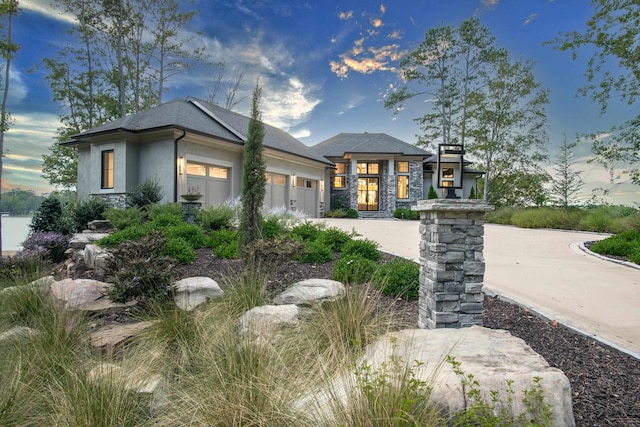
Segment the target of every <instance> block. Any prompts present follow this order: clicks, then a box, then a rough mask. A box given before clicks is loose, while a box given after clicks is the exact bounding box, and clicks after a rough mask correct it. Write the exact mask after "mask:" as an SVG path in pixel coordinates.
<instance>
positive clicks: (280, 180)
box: [273, 173, 287, 185]
mask: <svg viewBox="0 0 640 427" xmlns="http://www.w3.org/2000/svg"><path fill="white" fill-rule="evenodd" d="M273 183H274V184H275V185H287V177H286V176H285V175H279V174H277V173H274V174H273Z"/></svg>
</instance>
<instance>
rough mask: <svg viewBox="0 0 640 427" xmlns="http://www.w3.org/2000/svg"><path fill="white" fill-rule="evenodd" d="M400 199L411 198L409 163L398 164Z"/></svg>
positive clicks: (397, 194)
mask: <svg viewBox="0 0 640 427" xmlns="http://www.w3.org/2000/svg"><path fill="white" fill-rule="evenodd" d="M396 171H397V174H398V177H397V192H396V197H397V198H398V199H408V198H409V162H396Z"/></svg>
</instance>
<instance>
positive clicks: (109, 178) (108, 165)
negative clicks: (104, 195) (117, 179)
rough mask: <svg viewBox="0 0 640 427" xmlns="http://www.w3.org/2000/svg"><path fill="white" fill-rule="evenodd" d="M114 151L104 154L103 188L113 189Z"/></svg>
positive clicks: (106, 151) (104, 152) (107, 151)
mask: <svg viewBox="0 0 640 427" xmlns="http://www.w3.org/2000/svg"><path fill="white" fill-rule="evenodd" d="M113 166H114V165H113V150H105V151H103V152H102V178H101V185H100V187H101V188H105V189H106V188H113Z"/></svg>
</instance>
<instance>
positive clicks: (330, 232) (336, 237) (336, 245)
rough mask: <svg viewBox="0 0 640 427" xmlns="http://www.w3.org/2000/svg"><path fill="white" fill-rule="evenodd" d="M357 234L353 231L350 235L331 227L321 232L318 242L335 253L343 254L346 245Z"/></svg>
mask: <svg viewBox="0 0 640 427" xmlns="http://www.w3.org/2000/svg"><path fill="white" fill-rule="evenodd" d="M356 235H357V233H356V232H355V231H352V232H351V233H348V232H346V231H344V230H342V229H340V228H338V227H329V228H325V229H323V230H322V231H320V235H319V236H318V237H317V239H318V242H320V243H322V244H323V245H324V246H326V247H327V248H329V249H330V250H331V251H333V252H342V248H343V247H344V245H345V244H346V243H347V242H349V241H351V240H352V239H353V237H355V236H356Z"/></svg>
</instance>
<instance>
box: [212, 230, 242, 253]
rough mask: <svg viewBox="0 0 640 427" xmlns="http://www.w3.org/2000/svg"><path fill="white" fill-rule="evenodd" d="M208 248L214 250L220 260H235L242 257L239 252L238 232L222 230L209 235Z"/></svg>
mask: <svg viewBox="0 0 640 427" xmlns="http://www.w3.org/2000/svg"><path fill="white" fill-rule="evenodd" d="M207 247H209V248H211V249H212V250H213V253H214V254H215V255H216V256H217V257H218V258H224V259H235V258H239V257H240V253H239V252H238V232H237V231H235V230H227V229H225V228H221V229H218V230H215V231H212V232H211V233H209V240H208V242H207Z"/></svg>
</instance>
